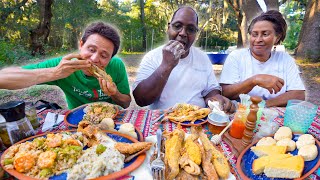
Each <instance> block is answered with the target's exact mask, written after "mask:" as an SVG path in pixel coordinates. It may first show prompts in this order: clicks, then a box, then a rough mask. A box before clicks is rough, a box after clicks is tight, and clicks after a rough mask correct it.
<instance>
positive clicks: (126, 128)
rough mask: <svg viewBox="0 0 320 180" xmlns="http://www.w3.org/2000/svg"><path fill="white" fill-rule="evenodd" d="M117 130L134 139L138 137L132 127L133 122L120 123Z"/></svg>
mask: <svg viewBox="0 0 320 180" xmlns="http://www.w3.org/2000/svg"><path fill="white" fill-rule="evenodd" d="M118 132H119V133H123V134H127V135H129V136H131V137H133V138H135V139H138V135H137V133H136V131H135V129H134V126H133V124H131V123H124V124H121V125H120V128H119V130H118Z"/></svg>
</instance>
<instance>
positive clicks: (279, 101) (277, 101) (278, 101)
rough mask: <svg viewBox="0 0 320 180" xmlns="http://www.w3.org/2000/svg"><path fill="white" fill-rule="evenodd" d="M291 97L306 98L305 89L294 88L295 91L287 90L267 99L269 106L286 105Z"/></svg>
mask: <svg viewBox="0 0 320 180" xmlns="http://www.w3.org/2000/svg"><path fill="white" fill-rule="evenodd" d="M290 99H299V100H305V91H303V90H294V91H287V92H285V93H283V94H281V95H279V96H277V97H275V98H272V99H269V100H267V101H266V106H267V107H273V106H278V107H284V106H286V105H287V103H288V100H290Z"/></svg>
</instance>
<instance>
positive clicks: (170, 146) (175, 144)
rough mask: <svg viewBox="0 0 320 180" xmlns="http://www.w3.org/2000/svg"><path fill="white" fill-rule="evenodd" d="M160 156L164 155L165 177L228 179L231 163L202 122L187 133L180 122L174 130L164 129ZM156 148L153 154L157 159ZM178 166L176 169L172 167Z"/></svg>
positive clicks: (153, 157) (152, 158) (191, 179)
mask: <svg viewBox="0 0 320 180" xmlns="http://www.w3.org/2000/svg"><path fill="white" fill-rule="evenodd" d="M161 149H162V150H161V151H162V152H163V153H161V156H164V158H163V159H164V163H165V178H164V179H176V180H177V179H190V180H193V179H196V180H198V179H208V180H211V179H212V180H213V179H219V178H220V179H226V178H228V177H229V175H230V167H229V164H228V161H227V159H226V158H225V157H224V155H223V153H221V152H220V151H219V150H217V149H216V147H215V146H214V145H213V143H212V142H211V141H210V140H209V138H208V137H207V135H206V134H205V133H204V132H203V130H202V127H201V126H193V127H191V134H187V135H186V134H185V132H184V131H183V130H182V128H181V125H180V124H178V126H177V128H176V129H175V130H174V131H173V132H167V131H164V132H163V138H162V147H161ZM156 157H157V151H156V150H155V152H154V154H153V155H152V157H151V160H150V163H151V162H152V160H154V159H156ZM173 168H175V169H173Z"/></svg>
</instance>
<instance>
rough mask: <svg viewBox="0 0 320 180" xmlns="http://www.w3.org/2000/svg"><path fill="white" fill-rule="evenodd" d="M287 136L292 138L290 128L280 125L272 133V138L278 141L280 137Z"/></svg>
mask: <svg viewBox="0 0 320 180" xmlns="http://www.w3.org/2000/svg"><path fill="white" fill-rule="evenodd" d="M285 138H289V139H292V131H291V129H290V128H288V127H285V126H282V127H280V128H279V129H278V131H277V132H276V133H275V134H274V139H275V140H276V141H279V140H281V139H285Z"/></svg>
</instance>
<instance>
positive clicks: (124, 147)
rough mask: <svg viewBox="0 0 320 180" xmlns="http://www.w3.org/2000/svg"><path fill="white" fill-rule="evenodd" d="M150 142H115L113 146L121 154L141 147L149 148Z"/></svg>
mask: <svg viewBox="0 0 320 180" xmlns="http://www.w3.org/2000/svg"><path fill="white" fill-rule="evenodd" d="M152 144H153V143H152V142H137V143H132V144H130V143H116V144H115V145H114V147H115V148H116V149H117V150H118V151H120V152H121V153H122V154H134V153H136V152H139V151H141V150H143V149H146V148H147V150H149V149H150V148H151V146H152Z"/></svg>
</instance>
